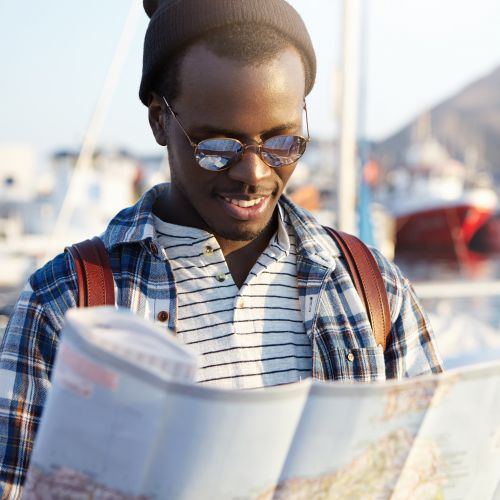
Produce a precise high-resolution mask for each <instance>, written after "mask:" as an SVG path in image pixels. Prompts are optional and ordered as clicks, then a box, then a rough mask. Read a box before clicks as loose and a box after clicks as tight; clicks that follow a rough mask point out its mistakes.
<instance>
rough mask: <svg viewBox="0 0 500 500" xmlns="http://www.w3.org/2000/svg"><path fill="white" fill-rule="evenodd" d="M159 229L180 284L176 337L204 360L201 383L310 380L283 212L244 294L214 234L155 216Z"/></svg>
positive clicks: (291, 241) (235, 385) (230, 385)
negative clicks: (167, 221)
mask: <svg viewBox="0 0 500 500" xmlns="http://www.w3.org/2000/svg"><path fill="white" fill-rule="evenodd" d="M155 230H156V233H157V237H158V240H159V242H160V244H161V245H162V246H163V247H164V248H165V251H166V253H167V256H168V258H169V261H170V265H171V267H172V271H173V274H174V278H175V282H176V288H177V301H178V302H177V307H178V322H177V335H178V337H179V339H181V340H182V341H183V342H184V343H185V344H186V345H187V346H189V348H191V349H192V350H193V351H194V352H195V353H196V354H198V355H199V362H200V369H199V370H198V374H197V381H198V382H199V383H203V384H209V385H212V386H216V387H219V388H227V389H252V388H258V387H264V386H269V385H280V384H288V383H291V382H296V381H297V380H300V379H301V378H305V377H309V376H311V373H312V349H311V343H310V340H309V337H308V336H307V334H306V333H305V328H304V323H303V314H302V311H301V307H300V302H299V293H298V288H297V268H296V245H295V233H294V230H293V227H292V225H291V223H290V221H289V220H288V216H287V215H286V214H285V213H284V212H283V211H282V210H281V209H280V217H279V223H278V230H277V231H276V233H275V235H274V236H273V237H272V238H271V240H270V242H269V245H268V247H267V248H266V249H265V250H264V252H263V253H262V254H261V255H260V257H259V259H258V260H257V262H256V263H255V265H254V266H253V268H252V270H251V271H250V273H249V275H248V276H247V278H246V280H245V283H244V284H243V286H242V287H241V288H240V289H238V287H237V286H236V284H235V283H234V281H233V278H232V276H231V273H230V272H229V268H228V266H227V263H226V260H225V258H224V255H223V254H222V251H221V248H220V246H219V244H218V242H217V240H216V239H215V237H214V236H213V235H212V234H210V233H208V232H206V231H203V230H201V229H196V228H191V227H185V226H178V225H175V224H169V223H166V222H164V221H162V220H160V219H159V218H157V217H155Z"/></svg>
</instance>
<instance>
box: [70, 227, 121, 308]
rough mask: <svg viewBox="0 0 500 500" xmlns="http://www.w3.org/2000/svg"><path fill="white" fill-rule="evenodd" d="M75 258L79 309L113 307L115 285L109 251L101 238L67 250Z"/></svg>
mask: <svg viewBox="0 0 500 500" xmlns="http://www.w3.org/2000/svg"><path fill="white" fill-rule="evenodd" d="M65 251H66V252H69V254H70V255H71V257H72V258H73V262H74V264H75V269H76V276H77V279H78V307H95V306H105V305H106V306H112V305H114V304H115V283H114V280H113V273H112V272H111V264H110V262H109V256H108V251H107V250H106V247H105V246H104V243H103V242H102V240H101V239H100V238H98V237H97V236H95V237H94V238H92V239H91V240H85V241H81V242H80V243H75V244H74V245H71V246H69V247H66V248H65Z"/></svg>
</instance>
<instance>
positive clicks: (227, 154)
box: [163, 97, 310, 172]
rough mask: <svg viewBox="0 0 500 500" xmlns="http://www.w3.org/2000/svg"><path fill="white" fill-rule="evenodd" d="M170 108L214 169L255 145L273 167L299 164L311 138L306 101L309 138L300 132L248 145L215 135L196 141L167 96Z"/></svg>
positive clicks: (203, 163)
mask: <svg viewBox="0 0 500 500" xmlns="http://www.w3.org/2000/svg"><path fill="white" fill-rule="evenodd" d="M163 100H164V101H165V104H166V105H167V108H168V110H169V111H170V113H172V116H173V117H174V119H175V121H176V122H177V124H178V125H179V127H180V128H181V130H182V131H183V132H184V135H185V136H186V137H187V139H188V141H189V143H190V144H191V146H192V147H193V149H194V156H195V158H196V161H197V163H198V165H199V166H200V167H201V168H203V169H205V170H210V171H212V172H221V171H223V170H227V169H228V168H229V167H231V166H232V165H234V164H235V163H236V162H238V161H239V160H240V159H241V157H242V156H243V153H244V152H245V151H246V150H247V149H248V148H254V149H255V151H256V153H257V154H258V155H259V157H260V158H261V159H262V161H263V162H264V163H265V164H266V165H268V166H270V167H272V168H280V167H285V166H286V165H291V164H292V163H295V162H296V161H297V160H298V159H299V158H300V157H301V156H302V155H303V154H304V152H305V150H306V146H307V143H308V142H309V141H310V136H309V122H308V119H307V107H306V103H305V102H304V111H305V114H306V129H307V138H305V137H302V136H300V135H276V136H274V137H270V138H269V139H266V140H265V141H263V142H260V143H257V144H244V143H243V142H241V141H239V140H238V139H229V138H213V139H205V140H203V141H200V142H198V143H196V142H194V141H193V140H192V139H191V137H190V136H189V134H188V133H187V132H186V129H185V128H184V127H183V126H182V124H181V122H180V121H179V119H178V118H177V115H176V114H175V113H174V111H173V109H172V108H171V107H170V104H169V103H168V102H167V100H166V99H165V97H163Z"/></svg>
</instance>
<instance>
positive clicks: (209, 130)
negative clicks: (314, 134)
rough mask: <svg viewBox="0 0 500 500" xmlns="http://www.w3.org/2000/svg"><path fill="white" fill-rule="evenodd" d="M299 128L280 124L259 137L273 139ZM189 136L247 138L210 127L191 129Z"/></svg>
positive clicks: (234, 132)
mask: <svg viewBox="0 0 500 500" xmlns="http://www.w3.org/2000/svg"><path fill="white" fill-rule="evenodd" d="M298 127H300V125H299V124H297V123H293V122H289V123H282V124H281V125H277V126H276V127H273V128H271V129H269V130H266V131H265V132H262V133H261V134H260V136H261V137H267V138H269V137H273V136H274V135H279V134H280V133H282V132H283V131H284V130H290V129H294V128H298ZM189 133H190V134H192V135H194V136H197V135H205V134H207V135H213V136H218V135H221V136H226V137H235V138H238V137H241V138H243V137H248V136H247V135H246V134H244V133H242V132H238V131H236V130H228V129H223V128H218V127H213V126H212V125H200V126H199V127H196V128H193V129H192V130H190V131H189Z"/></svg>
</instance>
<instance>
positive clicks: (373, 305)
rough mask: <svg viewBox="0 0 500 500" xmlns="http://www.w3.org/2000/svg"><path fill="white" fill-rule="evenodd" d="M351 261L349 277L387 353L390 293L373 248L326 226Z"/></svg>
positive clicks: (389, 328) (349, 261) (379, 341)
mask: <svg viewBox="0 0 500 500" xmlns="http://www.w3.org/2000/svg"><path fill="white" fill-rule="evenodd" d="M325 230H326V231H327V232H328V234H329V235H330V236H331V237H332V239H333V240H334V241H335V242H336V243H337V245H338V246H339V248H340V250H341V252H342V254H343V255H344V257H345V260H346V262H347V267H348V269H349V274H350V275H351V278H352V281H353V283H354V286H355V288H356V291H357V292H358V295H359V296H360V297H361V299H362V301H363V303H364V305H365V309H366V312H367V314H368V319H369V320H370V325H371V327H372V330H373V335H374V336H375V341H376V342H377V345H381V346H382V348H383V349H384V351H385V348H386V345H387V343H388V341H389V336H390V333H391V315H390V311H389V300H388V298H387V290H386V289H385V285H384V280H383V278H382V273H381V272H380V268H379V266H378V264H377V261H376V260H375V257H373V254H372V253H371V251H370V249H369V248H368V247H367V246H366V245H365V244H364V243H363V242H362V241H361V240H359V239H358V238H356V237H355V236H352V235H350V234H347V233H343V232H341V231H335V230H334V229H332V228H330V227H326V226H325Z"/></svg>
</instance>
